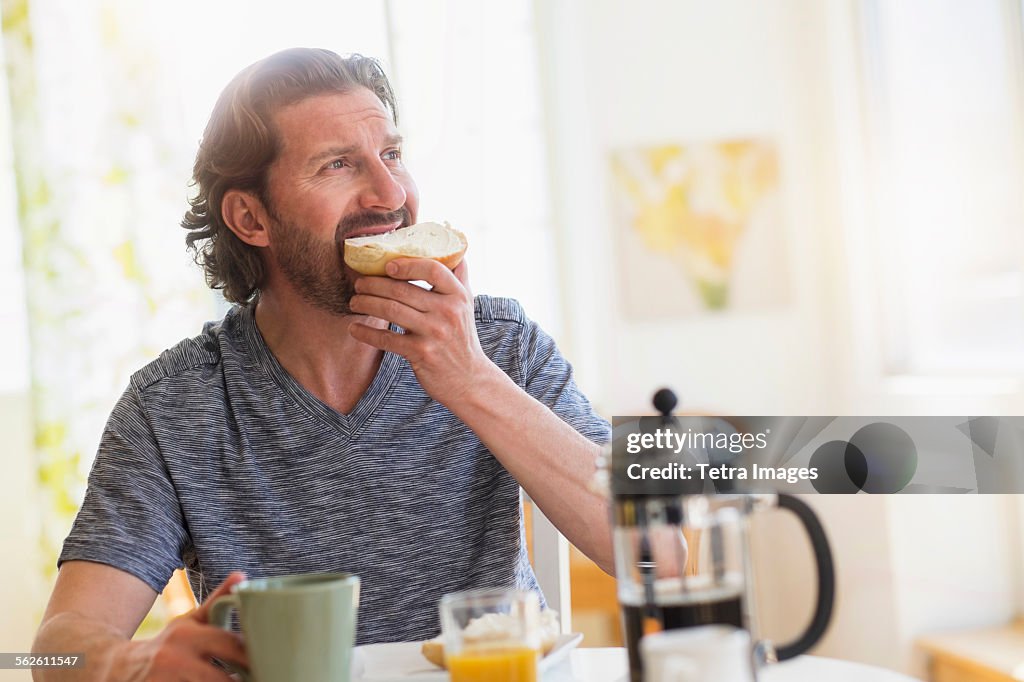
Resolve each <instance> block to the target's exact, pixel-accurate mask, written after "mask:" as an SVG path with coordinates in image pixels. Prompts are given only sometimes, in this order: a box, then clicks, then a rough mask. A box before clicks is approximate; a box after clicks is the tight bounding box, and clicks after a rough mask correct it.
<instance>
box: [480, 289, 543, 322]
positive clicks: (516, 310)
mask: <svg viewBox="0 0 1024 682" xmlns="http://www.w3.org/2000/svg"><path fill="white" fill-rule="evenodd" d="M473 306H474V312H475V314H476V320H477V323H478V324H481V323H482V324H485V325H486V324H497V325H508V324H510V325H513V326H523V325H526V324H530V319H529V318H528V317H527V316H526V313H525V312H524V311H523V306H522V304H520V303H519V301H517V300H515V299H514V298H505V297H503V296H487V295H484V294H479V295H477V296H475V297H474V299H473Z"/></svg>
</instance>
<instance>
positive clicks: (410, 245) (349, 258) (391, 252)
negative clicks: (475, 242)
mask: <svg viewBox="0 0 1024 682" xmlns="http://www.w3.org/2000/svg"><path fill="white" fill-rule="evenodd" d="M467 246H468V244H467V242H466V235H464V234H462V233H461V232H459V231H458V230H456V229H455V228H453V227H452V226H451V225H449V224H448V223H444V224H441V223H416V224H415V225H410V226H409V227H403V228H399V229H397V230H394V231H392V232H385V233H384V234H375V235H371V236H369V237H353V238H352V239H346V240H345V264H346V265H348V266H349V267H350V268H352V269H353V270H355V271H356V272H358V273H361V274H363V275H384V274H386V272H385V270H384V266H386V265H387V264H388V263H389V262H391V261H392V260H394V259H395V258H402V257H412V258H431V259H433V260H436V261H440V262H441V263H442V264H444V265H445V266H446V267H448V268H449V269H452V270H454V269H455V266H457V265H458V264H459V263H461V262H462V255H463V254H464V253H466V247H467Z"/></svg>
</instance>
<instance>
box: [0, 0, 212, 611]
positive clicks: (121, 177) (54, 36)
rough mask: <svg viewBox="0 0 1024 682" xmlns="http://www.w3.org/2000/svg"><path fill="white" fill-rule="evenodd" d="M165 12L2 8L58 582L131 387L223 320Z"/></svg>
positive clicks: (58, 5) (78, 4)
mask: <svg viewBox="0 0 1024 682" xmlns="http://www.w3.org/2000/svg"><path fill="white" fill-rule="evenodd" d="M150 5H152V3H151V2H148V1H147V2H139V1H137V0H94V1H89V2H84V1H79V0H0V17H2V20H3V45H4V57H5V63H6V67H7V77H8V84H9V96H10V102H11V119H12V120H11V126H12V132H13V139H14V160H15V161H14V162H15V177H16V183H17V200H18V207H17V213H18V219H19V223H20V229H21V234H22V243H23V249H24V254H23V263H24V270H25V277H26V292H27V298H28V311H29V327H30V344H31V378H32V408H33V414H34V422H35V423H34V434H35V452H36V457H37V462H38V482H39V485H40V489H41V492H42V495H41V498H42V499H43V503H44V509H43V533H42V537H41V542H42V546H43V552H42V555H43V560H44V564H43V565H42V566H41V567H40V569H39V570H40V571H41V572H42V574H43V575H44V576H46V578H47V579H48V580H52V578H53V576H54V575H55V572H56V564H55V562H56V557H57V555H58V553H59V551H60V547H61V543H62V541H63V539H64V537H65V536H66V534H67V531H68V529H69V528H70V524H71V521H72V520H73V519H74V515H75V513H76V511H77V509H78V505H79V504H80V502H81V499H82V496H83V493H84V490H85V481H86V477H87V475H88V471H89V467H90V464H91V462H92V458H93V454H94V452H95V448H96V445H97V443H98V442H99V436H100V433H101V431H102V428H103V424H104V422H105V420H106V417H107V415H108V414H109V412H110V409H111V408H112V407H113V405H114V402H115V401H116V400H117V398H118V396H119V395H120V393H121V391H122V390H123V389H124V387H125V386H126V385H127V381H128V377H129V376H130V374H131V372H132V371H134V370H135V369H137V368H139V367H141V366H142V365H144V364H145V363H146V362H148V361H149V360H151V359H152V358H154V357H155V356H156V354H158V353H159V352H160V351H161V350H162V349H163V348H164V347H166V346H167V345H170V344H171V343H173V342H174V341H175V340H177V339H180V338H183V337H185V336H191V335H195V334H196V333H198V331H199V329H200V326H201V324H202V322H203V321H204V320H207V319H211V318H212V317H213V316H214V314H215V299H214V297H213V296H212V295H211V293H210V292H209V291H208V290H207V289H206V288H205V286H204V285H203V280H202V275H201V273H200V272H199V270H198V269H197V268H195V266H194V265H192V264H191V262H190V261H189V259H188V256H187V254H186V252H185V247H184V239H183V235H184V230H182V229H180V228H179V227H177V222H178V220H179V219H180V217H181V214H182V212H183V211H184V209H185V207H186V204H185V200H186V197H187V194H188V189H187V186H186V183H187V180H188V177H189V174H190V169H191V160H192V159H191V154H192V153H194V148H195V142H196V141H195V140H194V139H189V138H188V136H187V135H186V132H185V128H184V121H183V114H182V112H181V108H180V104H179V103H180V102H181V101H182V98H181V96H180V95H181V93H179V92H177V91H176V90H175V85H174V84H175V78H174V77H173V75H172V69H171V68H170V65H169V64H167V63H166V60H167V59H168V57H166V56H162V55H163V54H167V52H163V53H161V52H160V51H158V50H157V49H156V48H155V47H154V46H155V45H159V44H160V41H159V39H158V38H159V36H157V35H156V32H157V31H158V27H156V26H154V25H153V22H148V23H147V12H148V11H151V10H152V9H153V7H150ZM161 59H163V60H165V61H163V62H162V61H161ZM157 616H158V617H157V619H156V620H159V614H157Z"/></svg>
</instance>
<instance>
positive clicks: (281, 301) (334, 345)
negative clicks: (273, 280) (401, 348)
mask: <svg viewBox="0 0 1024 682" xmlns="http://www.w3.org/2000/svg"><path fill="white" fill-rule="evenodd" d="M353 322H362V323H364V324H372V325H374V326H377V327H380V328H384V327H386V326H387V323H386V322H384V321H383V320H378V319H376V318H368V317H363V316H359V315H337V314H333V313H329V312H327V311H324V310H321V309H319V308H316V307H314V306H312V305H310V304H309V303H308V302H306V301H304V300H302V299H301V298H300V297H299V296H298V294H296V293H295V292H290V291H289V292H281V291H274V292H271V291H264V292H262V293H261V295H260V299H259V303H257V305H256V326H257V327H258V328H259V330H260V334H262V336H263V339H264V341H266V343H267V346H268V347H269V348H270V351H271V352H272V353H273V354H274V357H275V358H277V361H278V362H280V363H281V366H282V367H284V369H285V370H286V371H287V372H288V373H289V374H290V375H291V376H292V377H293V378H294V379H295V380H296V381H298V382H299V384H301V385H302V387H303V388H305V389H306V390H307V391H309V392H310V393H312V394H313V395H314V396H316V397H317V398H318V399H320V400H321V401H322V402H324V403H326V404H327V405H329V406H330V407H332V408H333V409H335V410H336V411H338V412H340V413H342V414H348V413H349V412H351V411H352V409H353V408H354V407H355V406H356V404H357V403H358V402H359V399H360V398H361V397H362V395H363V394H364V393H365V392H366V389H368V388H369V387H370V384H371V383H372V382H373V378H374V376H376V374H377V370H378V369H379V368H380V363H381V359H382V358H383V352H382V351H380V350H378V349H376V348H373V347H372V346H367V345H366V344H364V343H360V342H359V341H356V340H355V339H353V338H352V337H351V336H350V335H349V333H348V328H349V325H351V324H352V323H353Z"/></svg>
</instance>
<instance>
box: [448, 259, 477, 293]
mask: <svg viewBox="0 0 1024 682" xmlns="http://www.w3.org/2000/svg"><path fill="white" fill-rule="evenodd" d="M452 274H454V275H455V278H456V279H457V280H459V282H461V283H462V286H463V287H464V288H465V289H466V292H467V293H469V297H470V298H473V290H472V289H470V288H469V265H468V264H467V263H466V259H465V258H463V259H462V261H461V262H460V263H459V264H458V265H456V266H455V269H454V270H452Z"/></svg>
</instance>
